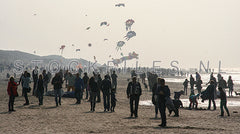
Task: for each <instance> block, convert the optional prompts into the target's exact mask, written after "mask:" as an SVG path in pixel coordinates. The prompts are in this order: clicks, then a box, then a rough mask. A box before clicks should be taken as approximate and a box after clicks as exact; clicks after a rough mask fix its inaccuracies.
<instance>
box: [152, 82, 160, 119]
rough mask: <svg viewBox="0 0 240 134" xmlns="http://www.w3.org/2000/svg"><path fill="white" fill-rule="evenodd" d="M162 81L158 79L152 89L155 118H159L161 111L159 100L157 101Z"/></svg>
mask: <svg viewBox="0 0 240 134" xmlns="http://www.w3.org/2000/svg"><path fill="white" fill-rule="evenodd" d="M160 80H161V78H158V79H157V83H155V84H154V85H153V88H152V103H153V104H154V106H155V118H157V115H158V110H159V103H158V99H157V89H158V88H159V86H160Z"/></svg>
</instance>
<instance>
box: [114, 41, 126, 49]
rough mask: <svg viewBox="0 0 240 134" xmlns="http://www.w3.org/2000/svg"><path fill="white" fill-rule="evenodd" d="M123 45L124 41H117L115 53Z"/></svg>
mask: <svg viewBox="0 0 240 134" xmlns="http://www.w3.org/2000/svg"><path fill="white" fill-rule="evenodd" d="M124 44H125V42H124V41H119V42H117V47H116V49H117V51H118V50H119V49H120V50H122V47H123V45H124Z"/></svg>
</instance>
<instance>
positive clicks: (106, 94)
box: [101, 75, 112, 112]
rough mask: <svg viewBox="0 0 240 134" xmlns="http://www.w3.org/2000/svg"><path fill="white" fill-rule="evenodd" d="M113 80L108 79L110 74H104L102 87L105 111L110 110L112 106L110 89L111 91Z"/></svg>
mask: <svg viewBox="0 0 240 134" xmlns="http://www.w3.org/2000/svg"><path fill="white" fill-rule="evenodd" d="M111 87H112V86H111V81H110V80H109V79H108V76H107V75H105V76H104V80H103V81H102V85H101V89H102V93H103V105H104V112H106V110H107V111H109V108H110V91H111Z"/></svg>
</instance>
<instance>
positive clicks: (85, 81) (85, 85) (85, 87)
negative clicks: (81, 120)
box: [83, 72, 89, 100]
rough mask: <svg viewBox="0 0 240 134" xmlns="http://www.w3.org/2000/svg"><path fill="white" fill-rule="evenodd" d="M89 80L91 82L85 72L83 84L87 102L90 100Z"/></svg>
mask: <svg viewBox="0 0 240 134" xmlns="http://www.w3.org/2000/svg"><path fill="white" fill-rule="evenodd" d="M88 80H89V77H88V75H87V73H86V72H85V73H84V76H83V83H84V89H85V91H86V97H85V99H86V100H87V99H88V90H87V86H88Z"/></svg>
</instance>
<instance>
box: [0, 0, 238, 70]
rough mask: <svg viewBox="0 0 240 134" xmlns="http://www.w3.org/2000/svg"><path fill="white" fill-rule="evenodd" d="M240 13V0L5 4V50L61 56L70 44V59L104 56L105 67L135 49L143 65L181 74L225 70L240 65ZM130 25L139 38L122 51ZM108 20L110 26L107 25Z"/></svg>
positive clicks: (0, 9)
mask: <svg viewBox="0 0 240 134" xmlns="http://www.w3.org/2000/svg"><path fill="white" fill-rule="evenodd" d="M117 3H125V7H115V6H114V5H115V4H117ZM239 7H240V1H239V0H228V1H227V0H167V1H166V0H1V1H0V49H3V50H20V51H24V52H29V53H33V51H36V52H37V53H36V54H37V55H52V54H55V55H60V51H59V48H60V46H61V45H66V48H65V50H64V52H63V56H64V57H67V58H73V57H74V58H83V59H87V60H91V61H94V59H93V56H96V58H97V60H98V62H100V63H106V62H107V61H109V60H111V58H109V55H111V56H112V57H113V58H120V57H121V55H120V53H121V52H122V53H123V54H124V55H128V53H130V52H133V51H135V52H136V53H139V59H138V62H139V64H140V65H141V66H152V61H154V60H160V61H161V63H160V64H159V65H160V66H162V67H170V62H171V61H173V60H177V61H178V62H179V65H178V66H179V67H180V68H198V67H199V62H200V60H202V61H203V62H204V63H207V61H208V60H209V61H210V68H216V67H218V61H219V60H221V61H222V66H223V67H240V60H239V57H240V52H239V51H240V15H239V14H240V8H239ZM127 19H134V20H135V23H134V24H133V26H132V30H133V31H135V32H136V34H137V36H136V37H133V38H132V39H130V40H129V41H125V42H126V45H124V46H123V47H122V51H118V52H117V51H116V42H118V41H121V40H124V38H123V37H124V36H125V35H126V33H127V32H126V30H125V21H126V20H127ZM102 21H107V22H109V24H110V25H109V26H108V27H105V26H103V27H100V23H101V22H102ZM87 27H91V29H90V30H89V31H87V30H86V28H87ZM105 38H107V39H108V41H103V40H104V39H105ZM88 43H91V44H92V47H88ZM72 44H74V47H73V46H72ZM78 48H79V49H81V51H80V52H77V53H76V52H75V49H78ZM134 62H136V60H133V61H131V62H127V64H128V66H135V63H134Z"/></svg>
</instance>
